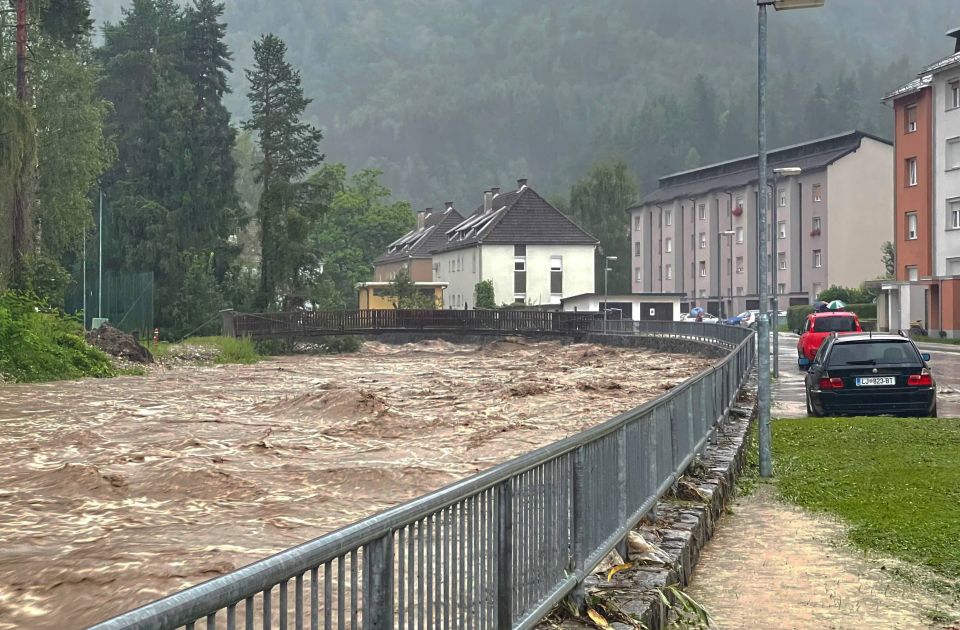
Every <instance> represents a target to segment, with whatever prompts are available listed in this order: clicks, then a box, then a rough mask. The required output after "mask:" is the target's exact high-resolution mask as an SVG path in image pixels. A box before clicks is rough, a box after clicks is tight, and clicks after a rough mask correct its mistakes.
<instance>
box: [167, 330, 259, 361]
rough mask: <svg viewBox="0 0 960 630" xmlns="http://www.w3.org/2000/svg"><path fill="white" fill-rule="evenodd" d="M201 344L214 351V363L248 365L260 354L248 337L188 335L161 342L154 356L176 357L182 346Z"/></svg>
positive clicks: (257, 359)
mask: <svg viewBox="0 0 960 630" xmlns="http://www.w3.org/2000/svg"><path fill="white" fill-rule="evenodd" d="M189 346H202V347H205V348H213V349H215V350H216V353H215V355H214V357H213V362H214V363H221V364H226V363H238V364H244V365H248V364H251V363H256V362H257V361H259V360H260V358H261V356H260V353H259V352H258V347H257V345H256V344H255V343H254V342H253V341H252V340H251V339H250V338H248V337H243V338H240V339H237V338H234V337H220V336H208V337H190V338H188V339H184V340H182V341H179V342H177V343H166V342H164V343H161V344H160V345H159V346H158V347H157V348H156V349H155V350H154V351H153V355H154V357H155V358H159V359H166V358H170V357H176V356H178V355H180V354H181V352H182V350H183V348H184V347H189Z"/></svg>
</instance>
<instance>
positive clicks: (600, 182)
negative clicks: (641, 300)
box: [564, 160, 637, 293]
mask: <svg viewBox="0 0 960 630" xmlns="http://www.w3.org/2000/svg"><path fill="white" fill-rule="evenodd" d="M636 200H637V185H636V183H635V182H634V180H633V176H632V175H631V174H630V170H629V169H628V168H627V165H626V163H625V162H623V161H622V160H617V161H613V162H605V163H600V164H596V165H595V166H594V167H593V168H592V169H591V170H590V172H589V173H588V174H587V175H586V176H585V177H584V178H583V179H581V180H580V181H579V182H577V183H576V184H574V185H573V186H571V187H570V203H569V207H568V208H566V209H565V211H564V212H565V214H566V215H567V216H569V217H570V218H571V219H572V220H573V221H574V222H575V223H577V224H578V225H579V226H580V227H582V228H583V229H584V230H586V231H587V232H589V233H590V234H592V235H593V236H594V237H595V238H597V239H598V240H599V241H600V248H601V252H602V256H616V257H617V259H618V260H617V261H616V262H612V263H611V264H610V267H611V268H612V271H611V272H610V273H609V277H608V279H607V281H608V283H609V290H610V292H611V293H630V290H631V282H630V260H631V256H630V232H629V231H628V230H627V229H624V228H625V224H626V223H627V222H629V218H628V216H627V214H626V210H627V208H629V207H630V206H631V205H633V203H634V202H636ZM595 267H596V278H595V284H594V286H596V287H598V290H599V288H600V287H603V269H604V260H603V258H602V257H601V258H599V259H598V262H597V264H596V265H595Z"/></svg>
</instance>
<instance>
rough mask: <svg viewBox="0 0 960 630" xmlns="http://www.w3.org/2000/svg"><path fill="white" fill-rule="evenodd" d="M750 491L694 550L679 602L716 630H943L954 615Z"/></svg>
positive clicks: (768, 495) (824, 525) (810, 520)
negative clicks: (696, 606)
mask: <svg viewBox="0 0 960 630" xmlns="http://www.w3.org/2000/svg"><path fill="white" fill-rule="evenodd" d="M775 494H776V488H775V486H773V485H771V484H760V485H759V486H758V488H757V489H756V490H755V491H754V493H753V494H751V495H749V496H747V497H743V498H740V499H737V500H736V501H735V502H734V503H733V505H732V507H731V508H730V512H729V513H728V514H725V515H724V517H723V518H722V519H721V520H720V522H719V526H718V528H717V531H716V533H715V535H714V537H713V539H712V540H711V541H710V542H709V543H708V544H707V546H706V547H705V548H704V549H703V552H702V554H701V557H700V561H699V563H698V564H697V567H696V570H695V571H694V573H693V579H692V580H691V583H690V586H689V588H688V589H687V592H688V593H689V594H690V595H691V596H693V598H694V599H696V600H697V601H699V602H700V603H701V604H703V605H704V606H705V607H706V609H707V610H709V611H710V613H711V615H713V617H714V620H715V621H716V627H717V628H722V629H723V630H736V629H739V628H743V629H750V630H760V629H767V628H771V629H773V628H776V629H778V630H779V629H783V630H792V629H807V628H810V629H817V630H825V629H832V628H837V629H843V630H855V629H860V628H863V629H875V628H883V629H894V628H904V629H906V628H941V629H943V628H953V627H960V626H953V625H952V624H950V623H949V622H946V621H939V622H937V621H934V619H935V618H941V619H943V618H946V617H949V618H950V619H951V620H960V610H958V608H960V606H958V603H957V602H956V601H953V602H951V601H950V599H949V597H946V596H941V595H938V594H935V593H932V592H929V591H927V590H925V588H924V587H923V586H920V585H918V584H915V583H912V582H907V581H906V580H904V579H902V578H897V577H895V576H894V575H893V574H892V573H891V569H893V568H894V567H895V566H898V564H897V563H896V562H895V561H890V560H879V559H875V558H869V557H867V556H866V555H865V554H863V553H862V552H860V551H857V550H855V549H852V548H850V547H848V546H847V545H846V544H845V543H844V542H843V540H844V534H845V531H844V526H843V524H842V523H840V522H838V521H836V520H834V519H831V518H829V517H826V516H820V515H815V514H811V513H809V512H806V511H804V510H801V509H799V508H796V507H793V506H790V505H787V504H784V503H781V502H779V501H777V499H776V497H775Z"/></svg>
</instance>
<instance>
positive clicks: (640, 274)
mask: <svg viewBox="0 0 960 630" xmlns="http://www.w3.org/2000/svg"><path fill="white" fill-rule="evenodd" d="M633 273H634V274H635V277H636V279H637V282H643V269H642V268H641V267H635V268H634V270H633Z"/></svg>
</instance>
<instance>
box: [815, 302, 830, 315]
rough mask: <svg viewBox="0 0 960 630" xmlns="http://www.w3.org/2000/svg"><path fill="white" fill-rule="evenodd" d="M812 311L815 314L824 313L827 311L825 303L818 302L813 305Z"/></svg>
mask: <svg viewBox="0 0 960 630" xmlns="http://www.w3.org/2000/svg"><path fill="white" fill-rule="evenodd" d="M813 310H814V311H815V312H817V313H823V312H824V311H826V310H827V303H826V302H824V301H823V300H820V301H819V302H817V303H816V304H814V305H813Z"/></svg>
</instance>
